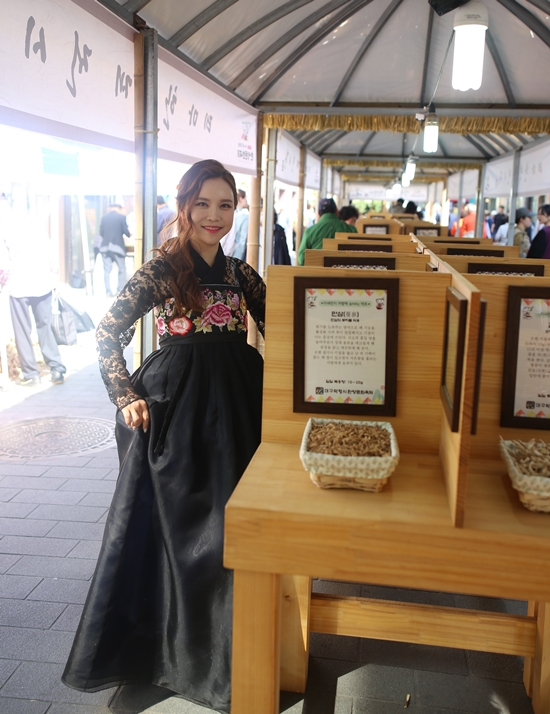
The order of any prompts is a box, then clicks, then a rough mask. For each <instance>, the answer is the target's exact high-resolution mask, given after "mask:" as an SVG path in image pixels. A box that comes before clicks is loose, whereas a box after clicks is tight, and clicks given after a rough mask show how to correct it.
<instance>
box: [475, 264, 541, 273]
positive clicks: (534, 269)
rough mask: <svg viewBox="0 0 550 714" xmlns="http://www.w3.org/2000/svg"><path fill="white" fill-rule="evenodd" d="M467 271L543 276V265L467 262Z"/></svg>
mask: <svg viewBox="0 0 550 714" xmlns="http://www.w3.org/2000/svg"><path fill="white" fill-rule="evenodd" d="M468 272H469V273H476V274H477V275H512V276H516V275H524V276H527V277H534V276H535V275H537V276H540V277H544V265H538V264H534V263H523V262H522V263H506V265H503V264H502V263H498V264H497V263H468Z"/></svg>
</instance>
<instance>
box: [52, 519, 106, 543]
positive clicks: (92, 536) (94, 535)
mask: <svg viewBox="0 0 550 714" xmlns="http://www.w3.org/2000/svg"><path fill="white" fill-rule="evenodd" d="M50 523H51V521H50ZM104 530H105V526H104V525H103V523H72V522H71V521H63V522H61V523H58V524H57V525H56V526H54V527H53V528H52V530H51V531H50V532H49V533H48V537H49V538H81V539H82V540H102V538H103V531H104Z"/></svg>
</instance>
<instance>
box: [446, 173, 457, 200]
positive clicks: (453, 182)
mask: <svg viewBox="0 0 550 714" xmlns="http://www.w3.org/2000/svg"><path fill="white" fill-rule="evenodd" d="M459 192H460V171H458V172H457V173H456V174H451V175H450V176H449V177H448V179H447V198H448V200H449V201H458V198H459V195H458V194H459Z"/></svg>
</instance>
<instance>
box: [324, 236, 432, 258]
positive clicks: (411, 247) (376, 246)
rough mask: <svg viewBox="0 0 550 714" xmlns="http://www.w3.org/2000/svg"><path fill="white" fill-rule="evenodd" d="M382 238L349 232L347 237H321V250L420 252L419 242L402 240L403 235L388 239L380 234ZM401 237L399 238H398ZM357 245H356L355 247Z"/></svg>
mask: <svg viewBox="0 0 550 714" xmlns="http://www.w3.org/2000/svg"><path fill="white" fill-rule="evenodd" d="M380 238H382V240H372V236H368V237H367V236H356V235H353V234H350V235H349V236H348V237H347V238H344V239H337V238H323V250H362V251H368V252H371V253H372V252H383V253H386V252H387V253H409V254H411V253H418V252H422V250H423V248H422V249H420V248H419V246H420V244H416V243H412V242H411V241H409V240H402V238H403V236H397V238H398V240H394V239H393V236H392V237H390V240H388V239H387V238H386V237H385V236H380ZM399 239H401V240H399ZM356 246H357V247H356Z"/></svg>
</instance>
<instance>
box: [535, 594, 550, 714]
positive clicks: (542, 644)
mask: <svg viewBox="0 0 550 714" xmlns="http://www.w3.org/2000/svg"><path fill="white" fill-rule="evenodd" d="M532 681H533V694H532V696H533V711H534V712H535V714H550V603H547V602H539V603H538V606H537V642H536V648H535V657H534V659H533V663H532Z"/></svg>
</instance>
